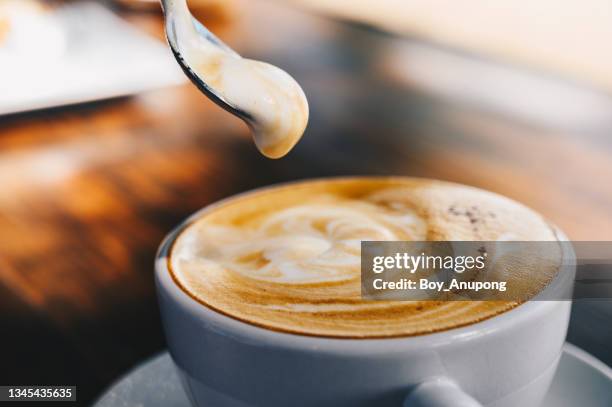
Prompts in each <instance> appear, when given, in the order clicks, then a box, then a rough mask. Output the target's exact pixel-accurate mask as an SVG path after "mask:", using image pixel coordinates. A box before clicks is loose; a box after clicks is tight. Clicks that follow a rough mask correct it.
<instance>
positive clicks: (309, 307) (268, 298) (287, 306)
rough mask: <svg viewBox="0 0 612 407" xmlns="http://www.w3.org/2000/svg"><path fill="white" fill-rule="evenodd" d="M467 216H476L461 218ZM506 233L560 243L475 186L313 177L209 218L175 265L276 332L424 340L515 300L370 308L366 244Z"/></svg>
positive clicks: (215, 302) (186, 241) (184, 276)
mask: <svg viewBox="0 0 612 407" xmlns="http://www.w3.org/2000/svg"><path fill="white" fill-rule="evenodd" d="M464 212H469V213H470V215H469V216H468V215H465V216H463V215H456V214H455V213H459V214H461V213H464ZM474 225H476V227H475V226H474ZM509 236H514V237H516V238H517V239H518V240H554V239H555V235H554V233H553V232H552V230H551V228H550V227H549V226H548V224H547V223H546V222H545V221H544V220H543V219H542V218H541V217H540V216H539V215H537V214H535V213H534V212H532V211H530V210H529V209H527V208H525V207H523V206H522V205H520V204H517V203H515V202H513V201H510V200H508V199H506V198H503V197H499V196H497V195H494V194H491V193H488V192H485V191H481V190H476V189H473V188H468V187H463V186H459V185H455V184H446V183H440V182H435V181H425V180H413V179H408V178H406V179H393V178H392V179H368V178H364V179H357V180H340V181H338V180H336V181H327V182H319V183H317V182H311V183H302V184H297V185H294V186H288V187H285V188H278V189H271V190H268V191H264V192H260V193H255V194H254V195H252V197H246V198H241V199H238V200H235V201H230V202H229V203H227V204H225V205H222V206H220V207H218V208H216V209H214V210H212V211H211V212H210V213H208V214H206V213H204V214H203V215H202V217H201V218H199V219H198V220H197V221H196V222H195V223H194V224H193V225H191V226H190V227H188V228H187V229H186V231H184V232H183V233H182V234H181V236H179V238H178V239H177V241H176V243H175V245H174V247H173V250H172V254H171V269H172V271H173V273H174V276H175V279H176V280H177V281H178V282H179V284H180V285H181V286H182V287H183V288H184V289H185V290H187V291H188V292H189V293H190V294H192V295H193V296H194V297H195V298H197V299H198V300H200V301H202V302H203V303H205V304H206V305H208V306H210V307H212V308H214V309H216V310H218V311H221V312H224V313H226V314H228V315H230V316H233V317H235V318H238V319H241V320H244V321H247V322H251V323H254V324H257V325H263V326H266V327H268V328H272V329H278V330H284V331H290V332H296V333H303V334H312V335H323V336H340V337H371V336H397V335H416V334H422V333H427V332H432V331H436V330H440V329H448V328H452V327H455V326H460V325H465V324H468V323H473V322H476V321H479V320H482V319H485V318H488V317H491V316H494V315H496V314H498V313H500V312H503V311H505V310H508V309H510V308H512V307H514V306H516V305H517V304H516V303H511V302H434V301H422V302H416V301H414V302H407V301H404V302H397V301H363V300H361V297H360V294H361V290H360V243H361V241H362V240H367V241H372V240H378V241H381V240H386V241H389V240H413V241H420V240H496V239H498V238H499V239H508V237H509ZM509 277H510V278H511V277H512V276H509ZM523 277H524V276H523ZM527 284H529V281H527Z"/></svg>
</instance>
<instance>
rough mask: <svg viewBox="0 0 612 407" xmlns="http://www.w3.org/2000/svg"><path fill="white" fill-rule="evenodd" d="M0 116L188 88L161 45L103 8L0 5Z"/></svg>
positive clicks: (6, 1) (26, 0)
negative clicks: (183, 86)
mask: <svg viewBox="0 0 612 407" xmlns="http://www.w3.org/2000/svg"><path fill="white" fill-rule="evenodd" d="M0 73H1V75H0V114H8V113H17V112H23V111H28V110H35V109H41V108H48V107H55V106H62V105H69V104H75V103H80V102H89V101H94V100H100V99H107V98H113V97H118V96H125V95H130V94H135V93H139V92H142V91H146V90H150V89H154V88H160V87H164V86H171V85H177V84H180V83H183V82H184V81H185V79H184V76H183V74H182V73H181V72H180V70H179V69H178V68H177V67H176V64H175V63H174V60H173V58H172V55H171V53H170V51H169V50H168V49H167V48H166V46H165V45H164V44H163V43H161V42H159V41H157V40H155V39H153V38H150V37H148V36H147V35H145V34H143V33H140V32H139V31H138V30H136V29H134V28H132V27H131V26H130V25H129V24H128V23H126V22H124V21H123V20H121V19H120V18H118V17H117V16H115V15H114V14H113V13H112V12H110V11H109V10H107V9H106V8H104V7H103V6H101V5H99V4H96V3H93V2H79V3H71V4H68V5H66V6H63V7H60V8H57V9H52V8H47V7H44V6H41V5H40V3H38V2H36V1H32V0H3V1H0Z"/></svg>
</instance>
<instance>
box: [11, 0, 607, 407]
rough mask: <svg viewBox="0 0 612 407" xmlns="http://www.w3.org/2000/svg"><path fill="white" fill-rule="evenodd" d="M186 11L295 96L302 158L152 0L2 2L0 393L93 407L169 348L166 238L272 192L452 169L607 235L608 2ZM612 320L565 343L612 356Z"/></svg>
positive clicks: (437, 1) (364, 0)
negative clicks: (296, 87)
mask: <svg viewBox="0 0 612 407" xmlns="http://www.w3.org/2000/svg"><path fill="white" fill-rule="evenodd" d="M189 3H190V6H191V8H192V11H193V13H194V15H196V16H197V17H198V18H199V19H200V20H201V21H202V22H204V23H205V24H206V25H207V26H208V27H209V28H211V30H213V31H215V32H216V33H217V34H218V35H219V36H220V37H221V38H222V39H223V40H225V41H226V42H227V43H229V44H231V46H232V47H234V48H235V49H236V50H238V51H239V52H240V53H241V54H243V55H245V56H248V57H252V58H256V59H261V60H264V61H269V62H272V63H274V64H276V65H278V66H280V67H282V68H284V69H285V70H287V71H288V72H290V73H291V74H292V75H293V76H294V77H295V78H296V79H297V80H298V82H300V83H301V84H302V86H303V88H304V90H305V92H306V94H307V96H308V98H309V102H310V107H311V121H310V124H309V127H308V129H307V131H306V134H305V136H304V138H303V140H302V141H301V142H300V143H299V144H298V146H297V147H296V148H295V150H294V151H293V152H291V153H290V154H289V155H288V156H287V157H285V158H283V159H281V160H276V161H271V160H268V159H266V158H264V157H262V156H261V155H260V154H259V153H258V152H257V150H256V148H255V147H254V145H253V143H252V142H251V140H250V134H249V132H248V129H247V128H246V126H245V125H244V124H243V123H242V122H241V121H239V120H238V119H235V118H234V117H232V116H230V115H229V114H227V113H225V112H224V111H222V110H221V109H219V108H218V107H216V106H215V105H213V104H212V103H211V102H210V101H208V100H207V99H206V98H205V97H204V96H203V95H202V94H200V93H199V92H198V91H197V90H196V88H195V87H193V86H191V85H190V84H188V83H187V82H186V81H185V79H184V78H183V75H182V74H181V73H180V71H179V69H178V67H177V66H176V64H175V63H174V61H173V59H172V56H171V53H170V51H169V49H167V47H166V45H165V42H164V39H163V31H162V21H161V13H160V9H159V5H158V2H157V1H156V0H116V1H110V0H108V1H91V0H82V1H51V0H49V1H42V0H41V1H38V0H0V361H1V362H0V384H2V385H10V384H14V385H20V384H21V385H25V384H71V385H77V386H78V398H79V404H80V405H89V404H90V403H91V402H92V401H93V400H94V399H95V398H96V397H97V396H99V395H100V393H101V392H102V391H103V390H104V389H105V388H106V387H107V386H108V385H109V384H111V383H112V382H113V381H114V380H116V379H117V378H118V376H119V375H121V374H122V373H123V372H125V371H126V369H129V368H131V367H133V366H134V365H136V364H137V363H138V362H139V361H141V360H143V359H144V358H147V357H149V356H152V355H154V354H156V353H157V352H159V351H161V350H162V349H163V348H164V339H163V335H162V332H161V326H160V323H159V317H158V310H157V305H156V300H155V293H154V287H153V274H152V268H153V258H154V255H155V251H156V248H157V246H158V244H159V242H160V241H161V239H162V238H163V236H164V235H165V234H166V233H167V232H169V231H170V230H171V229H172V227H173V226H175V225H177V224H178V223H179V222H180V221H181V220H182V219H184V218H185V217H186V216H187V215H188V214H190V213H192V212H193V211H195V210H196V209H198V208H200V207H202V206H204V205H206V204H209V203H211V202H213V201H215V200H218V199H220V198H223V197H226V196H229V195H231V194H234V193H237V192H241V191H244V190H247V189H251V188H255V187H258V186H262V185H268V184H272V183H277V182H282V181H288V180H294V179H300V178H307V177H320V176H332V175H347V174H393V175H411V176H423V177H432V178H439V179H444V180H450V181H456V182H461V183H465V184H470V185H474V186H477V187H482V188H485V189H489V190H492V191H495V192H498V193H501V194H504V195H507V196H509V197H511V198H514V199H516V200H519V201H521V202H524V203H525V204H527V205H529V206H531V207H533V208H534V209H536V210H537V211H539V212H541V213H543V214H544V215H545V216H546V217H548V218H549V219H551V220H552V221H553V222H554V223H556V224H557V225H559V226H560V227H561V228H562V229H563V230H565V231H566V232H567V234H568V235H569V237H570V238H571V239H574V240H612V216H611V212H612V41H610V38H612V2H610V1H608V0H583V1H580V2H579V1H570V0H565V1H563V0H555V1H553V0H540V1H537V2H516V1H509V0H499V1H496V2H487V1H484V0H482V1H481V0H476V1H471V2H468V3H466V2H461V4H460V3H459V2H455V1H452V0H376V1H374V0H352V1H351V0H334V1H327V0H295V1H282V0H278V1H273V0H190V1H189ZM610 307H611V306H610V303H606V302H601V301H600V302H588V303H587V302H584V301H583V302H578V303H576V304H575V306H574V313H573V316H572V323H571V326H570V334H569V340H570V341H572V342H574V343H576V344H578V345H579V346H581V347H583V348H584V349H586V350H587V351H589V352H591V353H593V354H594V355H596V356H597V357H599V358H600V359H602V360H604V361H605V362H607V363H608V364H611V363H612V349H611V346H610V343H612V339H610V338H612V323H611V322H612V311H610ZM72 405H74V404H72Z"/></svg>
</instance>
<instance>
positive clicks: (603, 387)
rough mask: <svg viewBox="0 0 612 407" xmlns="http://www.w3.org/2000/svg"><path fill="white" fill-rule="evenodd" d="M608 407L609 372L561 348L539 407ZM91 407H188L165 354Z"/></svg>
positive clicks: (568, 347)
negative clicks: (553, 372) (561, 353)
mask: <svg viewBox="0 0 612 407" xmlns="http://www.w3.org/2000/svg"><path fill="white" fill-rule="evenodd" d="M553 406H554V407H576V406H580V407H610V406H612V369H610V368H609V367H608V366H606V365H605V364H603V363H602V362H600V361H599V360H597V359H595V358H594V357H593V356H591V355H589V354H588V353H586V352H585V351H583V350H581V349H579V348H577V347H575V346H573V345H570V344H568V343H566V344H565V347H564V349H563V356H562V357H561V362H560V363H559V369H558V370H557V374H556V375H555V378H554V380H553V383H552V386H551V388H550V391H549V392H548V395H547V396H546V400H545V401H544V404H543V405H542V407H553ZM94 407H190V404H189V401H188V400H187V396H186V395H185V393H184V392H183V389H182V388H181V384H180V383H179V379H178V377H177V375H176V372H175V371H174V366H173V364H172V360H171V359H170V356H169V355H168V353H167V352H164V353H162V354H160V355H158V356H155V357H153V358H152V359H150V360H148V361H146V362H143V363H142V364H141V365H140V366H138V367H136V368H135V369H133V370H132V371H130V372H129V373H127V374H126V375H125V376H124V377H123V378H121V379H120V380H119V381H117V383H115V384H114V385H113V386H111V387H110V388H109V389H108V390H107V391H106V393H104V395H103V396H102V397H101V398H100V399H99V400H98V402H97V403H96V404H95V405H94Z"/></svg>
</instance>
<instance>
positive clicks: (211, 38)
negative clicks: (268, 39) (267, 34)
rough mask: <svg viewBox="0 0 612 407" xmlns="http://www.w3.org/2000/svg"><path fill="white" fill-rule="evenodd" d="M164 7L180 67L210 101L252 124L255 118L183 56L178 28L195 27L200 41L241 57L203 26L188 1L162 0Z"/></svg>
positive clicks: (166, 25)
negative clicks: (225, 94)
mask: <svg viewBox="0 0 612 407" xmlns="http://www.w3.org/2000/svg"><path fill="white" fill-rule="evenodd" d="M160 1H161V5H162V10H163V12H164V18H165V31H166V37H167V39H168V43H169V44H170V48H171V49H172V53H173V54H174V57H175V58H176V61H177V62H178V64H179V66H180V67H181V69H182V70H183V72H185V74H186V75H187V77H188V78H189V79H190V80H191V81H192V82H193V83H194V84H195V85H196V86H197V87H198V89H200V91H202V92H203V93H204V94H205V95H206V96H207V97H208V98H209V99H211V100H212V101H213V102H215V103H216V104H217V105H219V106H220V107H222V108H223V109H225V110H227V111H228V112H230V113H231V114H233V115H235V116H238V117H239V118H241V119H243V120H245V121H247V122H252V121H253V120H254V119H253V117H252V116H251V115H250V114H249V113H247V112H245V111H244V110H241V109H240V108H238V107H237V106H235V105H233V104H232V103H230V102H229V101H227V100H226V99H225V98H224V97H223V96H222V94H221V93H220V92H218V91H217V90H216V89H215V88H214V87H212V86H210V85H209V84H208V83H206V81H204V79H203V78H202V77H201V76H200V75H198V74H197V72H196V71H195V70H194V69H193V68H192V67H191V66H190V65H189V64H188V63H187V60H186V59H185V58H184V57H183V55H182V54H181V51H180V50H181V47H180V40H181V39H180V38H179V35H178V32H179V29H178V28H177V27H178V26H179V24H192V26H193V35H194V36H197V37H198V38H197V40H198V41H206V42H207V43H209V44H212V45H214V46H215V47H217V48H219V49H220V50H222V51H224V52H225V53H227V54H228V55H233V56H236V57H239V58H240V55H239V54H238V53H237V52H236V51H234V50H233V49H231V48H230V47H229V46H228V45H226V44H225V43H224V42H223V41H221V40H220V39H219V38H217V36H215V35H214V34H213V33H212V32H210V31H209V30H208V29H207V28H206V27H204V25H202V24H201V23H200V22H199V21H198V20H196V19H195V18H194V17H193V16H192V15H191V12H190V11H189V8H188V7H187V0H160ZM183 16H188V19H189V21H185V20H184V19H183ZM181 28H182V29H183V30H184V29H190V27H181Z"/></svg>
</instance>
